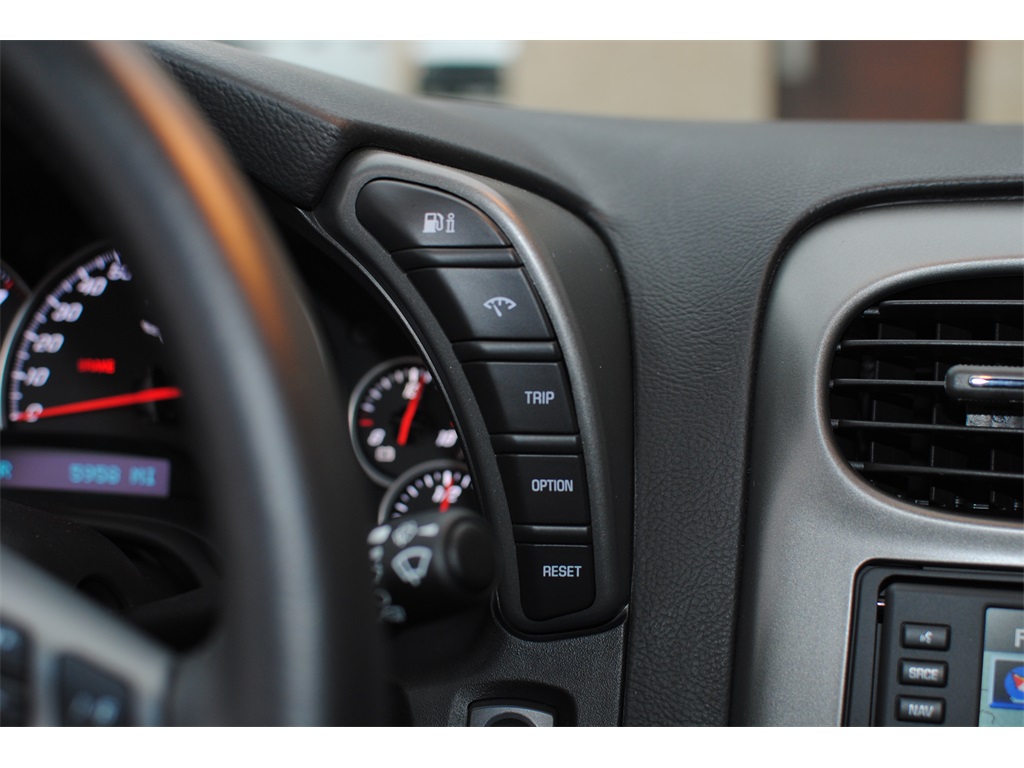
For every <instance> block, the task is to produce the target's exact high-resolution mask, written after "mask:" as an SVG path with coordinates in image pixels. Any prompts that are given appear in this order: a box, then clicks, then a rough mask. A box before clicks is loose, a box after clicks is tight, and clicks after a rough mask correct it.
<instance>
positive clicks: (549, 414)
mask: <svg viewBox="0 0 1024 768" xmlns="http://www.w3.org/2000/svg"><path fill="white" fill-rule="evenodd" d="M463 370H464V371H465V372H466V378H467V379H469V385H470V386H471V387H472V388H473V392H474V393H475V394H476V398H477V402H478V403H479V404H480V410H481V411H482V412H483V415H484V421H485V422H487V428H488V429H489V430H490V431H491V432H492V433H494V434H500V433H502V432H518V433H525V434H571V433H573V432H575V431H576V414H575V412H574V410H573V405H572V397H571V395H570V394H569V381H568V379H567V378H566V376H565V370H564V369H563V368H562V365H561V363H467V364H466V365H464V366H463Z"/></svg>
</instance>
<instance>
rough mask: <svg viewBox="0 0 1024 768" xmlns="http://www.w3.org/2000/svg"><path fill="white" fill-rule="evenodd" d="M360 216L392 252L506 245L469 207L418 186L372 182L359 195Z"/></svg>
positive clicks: (361, 221) (462, 202)
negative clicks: (407, 249) (413, 249)
mask: <svg viewBox="0 0 1024 768" xmlns="http://www.w3.org/2000/svg"><path fill="white" fill-rule="evenodd" d="M356 215H357V216H358V217H359V221H360V223H361V224H362V225H363V226H364V227H366V229H368V230H369V231H370V233H371V234H372V235H373V236H374V237H375V238H377V240H379V241H380V243H381V244H382V245H383V246H384V247H385V248H387V249H388V250H389V251H401V250H404V249H406V248H431V247H435V248H453V247H454V248H491V247H495V246H499V247H500V246H503V245H508V241H507V240H506V239H505V236H504V235H502V234H501V232H499V231H498V228H497V227H496V226H494V222H492V221H491V220H490V219H489V218H487V217H486V216H484V215H483V214H482V213H481V212H480V211H478V210H477V209H476V208H474V207H473V206H471V205H470V204H469V203H467V202H465V201H464V200H460V199H459V198H457V197H454V196H452V195H448V194H445V193H444V192H439V191H437V190H436V189H431V188H429V187H421V186H419V185H418V184H408V183H406V182H401V181H392V180H390V179H380V180H377V181H371V182H370V183H369V184H367V185H366V186H365V187H363V190H362V191H361V192H360V193H359V199H358V201H357V202H356Z"/></svg>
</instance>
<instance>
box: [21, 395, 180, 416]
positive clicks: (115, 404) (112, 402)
mask: <svg viewBox="0 0 1024 768" xmlns="http://www.w3.org/2000/svg"><path fill="white" fill-rule="evenodd" d="M179 397H181V390H180V389H178V388H177V387H152V388H150V389H141V390H139V391H138V392H129V393H128V394H125V395H113V396H111V397H98V398H96V399H95V400H79V401H78V402H75V403H65V404H64V405H51V406H48V407H46V408H43V409H42V410H39V409H35V410H31V411H29V410H25V411H22V412H21V413H12V414H11V421H37V420H38V419H52V418H53V417H54V416H71V415H72V414H75V413H88V412H89V411H109V410H111V409H113V408H124V407H126V406H129V405H141V404H142V403H156V402H159V401H161V400H176V399H178V398H179Z"/></svg>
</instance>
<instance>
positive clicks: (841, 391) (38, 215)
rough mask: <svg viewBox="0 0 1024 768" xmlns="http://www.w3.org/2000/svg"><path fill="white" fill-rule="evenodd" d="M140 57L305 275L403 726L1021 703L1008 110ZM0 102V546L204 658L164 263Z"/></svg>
mask: <svg viewBox="0 0 1024 768" xmlns="http://www.w3.org/2000/svg"><path fill="white" fill-rule="evenodd" d="M149 53H150V54H151V55H152V56H153V57H154V59H155V60H156V61H157V62H158V63H159V64H160V66H161V67H162V68H163V69H164V70H165V71H166V73H168V74H169V75H170V76H171V77H172V78H173V79H174V80H175V82H177V84H178V85H180V86H181V87H182V88H183V89H184V90H185V92H186V93H188V95H189V98H190V99H191V100H192V101H193V102H194V104H195V106H196V107H197V108H198V109H199V110H200V111H201V113H202V114H203V115H204V118H205V119H206V120H207V121H208V122H209V123H210V124H211V125H212V126H213V127H214V129H215V131H216V132H217V133H218V134H219V135H220V137H221V138H222V139H223V140H224V141H225V142H226V144H227V145H228V147H229V150H230V152H231V155H232V157H233V159H234V161H235V162H236V163H237V164H238V166H239V167H240V168H241V169H242V170H243V172H244V173H245V174H246V175H247V177H248V178H249V180H250V181H251V182H252V184H253V185H254V186H255V188H256V190H257V193H258V196H259V198H260V201H261V203H262V205H263V206H264V208H265V210H266V212H267V214H268V216H269V218H270V220H271V221H272V222H273V225H274V227H275V229H276V231H277V233H278V236H279V237H280V238H281V240H282V242H283V243H284V245H285V248H286V252H287V254H288V258H289V263H290V266H291V268H292V269H294V271H295V273H296V275H297V276H298V278H299V280H298V282H299V286H300V290H301V293H302V297H303V300H304V304H305V307H306V309H307V311H308V314H309V317H310V318H311V323H312V325H313V326H314V327H315V328H316V330H317V333H318V334H319V338H320V343H321V345H322V348H321V352H322V355H323V357H324V358H325V359H326V360H327V361H328V368H329V371H330V373H331V375H332V377H333V382H334V384H335V386H336V393H337V398H336V399H337V402H338V404H339V405H340V406H341V407H342V408H343V409H344V411H345V413H346V414H347V418H348V424H347V427H348V429H347V432H344V433H339V434H337V435H336V442H335V446H336V451H337V454H338V456H339V459H338V460H339V462H340V461H342V460H346V461H353V459H352V458H351V457H354V461H355V462H356V463H357V465H358V467H359V471H358V473H357V474H356V479H355V480H354V481H353V482H355V483H357V484H358V493H356V492H355V489H354V490H353V498H358V499H372V500H373V502H372V504H370V505H367V504H366V503H358V504H352V503H349V501H348V499H346V498H338V499H337V500H336V503H335V504H334V508H333V509H332V510H331V514H336V515H340V516H348V517H350V518H353V519H356V520H357V521H358V523H357V527H358V528H359V529H360V530H364V531H365V532H366V535H367V536H368V540H367V543H366V545H365V549H366V551H367V562H366V566H367V568H366V570H367V583H366V584H365V585H360V586H359V589H362V590H363V591H364V592H365V599H366V602H367V604H371V603H372V606H373V611H374V613H375V615H376V616H377V618H378V626H377V630H376V631H377V632H378V633H379V634H378V636H379V638H380V643H381V647H382V648H384V649H386V652H385V655H386V662H385V664H384V666H383V671H382V672H381V676H382V677H383V679H384V681H385V682H384V685H385V687H386V688H387V700H388V704H387V706H386V707H385V710H386V715H384V717H385V719H386V720H387V721H388V722H391V723H397V724H403V725H404V724H409V725H453V726H455V725H559V726H563V725H581V726H585V725H589V726H610V725H728V724H733V725H914V726H921V727H934V726H938V725H990V724H991V725H996V724H998V725H1004V724H1006V725H1024V720H1022V718H1024V698H1021V694H1020V692H1019V690H1016V689H1012V688H1007V687H1005V686H1003V682H1004V678H1005V679H1009V680H1013V679H1015V678H1013V674H1016V672H1015V670H1017V669H1018V667H1019V668H1020V669H1021V670H1022V671H1021V672H1020V673H1019V674H1020V675H1024V649H1022V647H1021V642H1022V641H1021V640H1020V638H1021V637H1022V636H1024V629H1022V627H1024V609H1022V599H1024V597H1022V579H1024V557H1022V553H1024V527H1022V515H1024V506H1022V505H1024V498H1022V492H1021V491H1022V487H1024V464H1022V462H1024V459H1022V450H1021V445H1022V444H1024V440H1022V435H1024V423H1022V418H1024V413H1022V411H1021V402H1022V400H1024V395H1022V394H1021V393H1022V391H1024V383H1022V375H1021V371H1024V326H1022V322H1021V318H1022V316H1024V242H1022V235H1021V232H1022V230H1021V221H1022V220H1024V217H1022V213H1024V210H1022V205H1021V197H1022V178H1024V168H1022V162H1021V155H1020V139H1021V129H1020V127H1019V126H1012V127H1005V128H984V127H979V126H966V125H944V124H935V125H926V124H889V125H883V124H871V123H868V124H846V123H837V124H809V123H789V124H772V125H734V124H725V125H719V124H699V123H695V124H676V123H671V122H655V121H639V120H636V121H634V120H619V119H611V118H583V117H572V116H564V115H554V114H546V113H531V112H526V111H515V110H507V109H503V108H500V107H494V106H487V105H472V104H463V103H457V102H452V103H448V102H439V101H417V100H405V99H402V98H400V97H396V96H390V95H387V94H383V93H378V92H376V91H373V90H371V89H366V88H363V87H362V86H358V85H355V84H351V83H345V82H342V81H338V80H335V79H333V78H330V77H327V76H325V75H318V74H314V73H312V72H307V71H305V70H302V69H300V68H296V67H293V66H291V65H286V64H281V63H275V62H271V61H269V60H265V59H262V58H261V57H258V56H255V55H254V54H250V53H246V52H242V51H237V50H232V49H229V48H227V47H224V46H220V45H216V44H194V43H180V44H169V43H159V44H152V45H151V46H149ZM4 132H5V133H4V142H3V145H2V151H3V163H2V167H3V173H4V183H3V186H2V193H3V211H4V218H5V224H6V226H5V227H4V229H3V244H2V252H0V253H2V258H3V289H4V302H3V305H2V308H3V328H2V332H3V335H4V340H3V356H4V362H3V366H4V367H3V395H2V405H0V409H2V411H0V413H2V418H3V436H2V440H3V450H2V456H0V467H2V480H0V488H2V492H3V517H2V521H3V535H4V546H5V548H10V549H11V550H14V551H17V552H18V553H19V554H20V555H21V556H23V557H25V558H27V559H29V560H31V561H34V562H36V563H38V564H40V565H42V566H44V567H45V568H46V569H47V570H49V571H51V572H52V573H54V574H55V575H56V576H57V577H58V579H59V580H61V581H63V582H65V583H66V584H70V585H71V586H72V587H74V588H75V589H77V590H78V591H80V592H83V593H85V594H86V595H88V596H89V597H90V598H91V599H93V600H95V601H98V602H99V603H100V604H102V605H104V606H105V607H106V608H107V609H109V610H110V611H112V612H114V613H116V614H120V615H121V616H123V617H124V619H125V620H126V622H127V623H129V624H131V625H132V626H133V627H134V628H136V629H139V630H141V631H142V632H143V633H144V634H146V635H148V636H150V637H152V638H155V639H156V640H157V641H158V642H159V643H161V644H162V645H165V646H167V647H169V648H171V649H174V650H175V651H177V652H182V653H188V652H190V651H191V650H193V649H196V648H201V647H203V645H204V644H205V643H207V642H209V641H210V638H211V637H215V636H216V635H217V632H218V629H217V628H218V621H219V616H220V615H221V612H222V610H223V608H224V606H223V603H222V601H223V600H224V599H225V597H224V593H223V592H222V590H221V589H220V582H221V578H222V569H223V548H224V546H225V544H224V541H223V540H222V538H221V531H220V529H219V528H218V525H217V524H216V511H215V510H214V509H213V508H212V506H213V505H212V504H211V503H210V496H209V486H210V484H211V483H212V482H213V481H215V480H216V478H210V477H209V476H208V473H207V472H206V471H205V470H206V468H205V467H204V466H203V464H202V462H201V461H200V460H199V459H198V453H197V449H196V441H197V440H201V439H202V438H201V437H200V435H201V430H200V429H199V427H200V426H201V425H199V424H197V423H196V416H195V412H194V411H193V410H192V409H191V408H190V397H189V390H188V386H187V385H186V384H185V383H183V380H182V377H181V376H179V374H178V371H177V370H176V369H175V366H174V364H173V363H172V362H171V358H169V357H168V356H167V354H166V353H165V344H171V345H175V344H177V345H183V344H184V345H187V344H188V339H187V338H185V339H183V338H178V339H173V338H170V337H169V338H167V339H166V341H165V338H164V336H165V332H164V331H163V330H162V329H163V328H165V327H166V326H165V325H164V321H163V319H162V318H161V316H160V313H159V311H158V308H157V305H155V304H154V303H153V302H151V301H150V294H151V293H152V292H154V291H172V292H173V290H174V287H173V286H166V285H163V286H155V285H153V284H152V283H151V282H148V281H147V279H146V278H138V279H137V278H136V275H135V272H136V270H135V269H134V260H133V255H132V253H131V252H129V251H122V249H121V247H120V246H119V244H118V242H117V241H116V238H115V237H113V236H112V234H111V232H110V231H109V230H107V229H106V228H105V224H104V223H103V222H101V221H96V220H94V218H92V217H91V216H90V214H88V213H86V212H85V209H83V207H82V205H81V199H82V197H83V195H84V196H88V194H89V191H88V190H87V189H82V188H81V186H80V185H79V184H78V183H77V181H76V180H75V179H74V178H68V177H67V176H66V175H64V174H63V173H62V171H61V168H60V167H59V166H57V165H55V164H53V163H52V162H49V161H48V158H47V157H46V156H45V152H42V153H41V152H40V150H39V147H38V146H37V145H35V144H33V142H32V141H31V140H30V138H29V137H28V135H27V133H26V130H25V126H24V125H20V124H18V120H17V118H16V116H14V115H10V114H7V113H5V121H4ZM28 133H30V131H29V132H28ZM217 332H218V331H217V330H216V329H209V328H203V327H190V328H189V335H191V334H208V333H214V334H215V333H217ZM958 372H961V373H962V374H963V377H964V378H963V381H967V382H976V383H975V384H971V383H967V384H963V385H961V384H957V383H955V382H954V381H953V380H954V378H955V375H956V374H957V373H958ZM303 375H304V373H303V371H302V370H296V371H294V376H295V377H297V378H301V377H302V376H303ZM951 382H953V383H951ZM977 382H981V383H977ZM992 382H997V383H995V384H993V383H992ZM998 382H1003V383H1001V384H1000V383H998ZM981 389H984V390H985V391H984V392H980V393H979V390H981ZM333 450H335V449H332V452H333ZM341 457H349V458H345V459H342V458H341ZM329 458H330V457H329ZM446 515H449V516H450V517H446ZM463 515H464V516H465V519H462V518H458V519H456V518H457V516H463ZM446 520H447V521H448V522H445V521H446ZM446 525H447V526H448V527H447V528H445V527H444V526H446ZM460 525H461V526H462V527H461V529H460V530H462V531H463V534H462V536H463V543H462V544H460V545H458V546H460V547H461V549H459V550H458V552H457V553H456V554H451V553H452V552H455V549H451V550H446V551H447V552H448V553H449V554H447V555H444V556H442V555H441V554H438V552H439V551H440V550H438V549H434V550H430V547H431V546H433V545H432V544H431V543H430V542H428V541H426V539H427V538H430V537H436V536H438V535H439V534H438V531H442V532H444V535H446V536H447V535H448V533H447V532H448V531H449V530H452V531H454V530H455V529H456V528H457V527H458V526H460ZM439 526H440V527H439ZM468 531H471V532H472V533H467V532H468ZM451 535H452V539H451V540H452V541H454V534H451ZM470 540H471V543H467V542H470ZM363 546H364V545H363V542H362V541H360V542H359V547H360V548H363ZM451 546H452V547H453V548H454V547H456V545H455V544H452V545H451ZM417 547H418V549H417ZM485 550H486V552H485ZM431 552H433V554H430V553H431ZM425 553H426V554H425ZM481 553H484V554H481ZM431 558H433V562H432V560H431ZM444 558H447V560H445V559H444ZM442 560H444V562H443V563H442V564H441V565H438V563H441V561H442ZM442 566H443V567H444V568H446V569H447V570H444V571H443V572H442V571H440V570H438V571H436V572H435V571H433V570H430V569H431V567H433V568H435V569H438V568H441V567H442ZM453 574H454V575H453ZM353 589H355V587H353ZM2 618H3V621H4V628H5V629H4V631H5V633H8V632H11V633H21V634H19V637H20V636H22V634H23V635H24V636H25V637H27V638H28V640H27V641H26V642H31V635H32V632H31V629H30V627H31V617H30V616H28V615H21V616H11V615H8V613H4V614H3V616H2ZM1015 633H1016V634H1015ZM6 636H7V635H5V637H6ZM13 636H14V635H11V637H13ZM1015 643H1016V645H1015ZM273 662H274V660H273V659H269V660H268V661H267V663H270V664H272V663H273ZM14 668H15V667H13V666H10V664H9V663H8V662H5V672H4V674H5V675H8V672H7V670H11V669H14ZM12 674H13V673H12ZM1008 676H1009V677H1008ZM7 680H8V678H7V677H5V686H13V687H10V688H9V689H8V688H5V690H14V689H15V688H16V687H17V685H20V682H18V681H15V682H11V683H8V682H7ZM751 680H756V681H757V684H756V685H755V686H751V685H750V681H751ZM19 690H20V689H19ZM5 697H6V698H5V702H9V701H10V700H12V699H11V698H10V697H7V694H5ZM7 706H14V705H9V704H8V703H5V707H7ZM8 712H12V713H15V714H8ZM4 718H5V719H6V720H7V722H11V723H13V722H15V721H25V722H40V721H45V719H46V718H44V717H42V716H41V715H40V714H39V713H38V712H36V711H35V710H33V708H32V703H31V701H29V702H28V703H24V702H22V703H21V708H20V709H11V710H6V709H5V714H4ZM170 720H173V717H171V716H170V715H166V714H165V715H163V716H161V717H159V718H157V719H156V722H167V721H170Z"/></svg>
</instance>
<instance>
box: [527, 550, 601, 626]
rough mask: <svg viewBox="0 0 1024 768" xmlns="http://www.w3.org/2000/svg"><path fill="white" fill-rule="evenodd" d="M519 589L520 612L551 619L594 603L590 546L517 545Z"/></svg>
mask: <svg viewBox="0 0 1024 768" xmlns="http://www.w3.org/2000/svg"><path fill="white" fill-rule="evenodd" d="M516 552H517V555H518V559H519V592H520V596H521V598H522V601H523V613H525V614H526V616H527V617H528V618H530V619H534V620H535V621H543V620H544V619H553V618H555V617H556V616H564V615H566V614H569V613H575V612H576V611H582V610H583V609H584V608H588V607H590V605H591V604H592V603H593V602H594V553H593V550H591V548H590V547H589V546H578V545H576V546H569V545H553V544H519V545H518V546H517V547H516Z"/></svg>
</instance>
